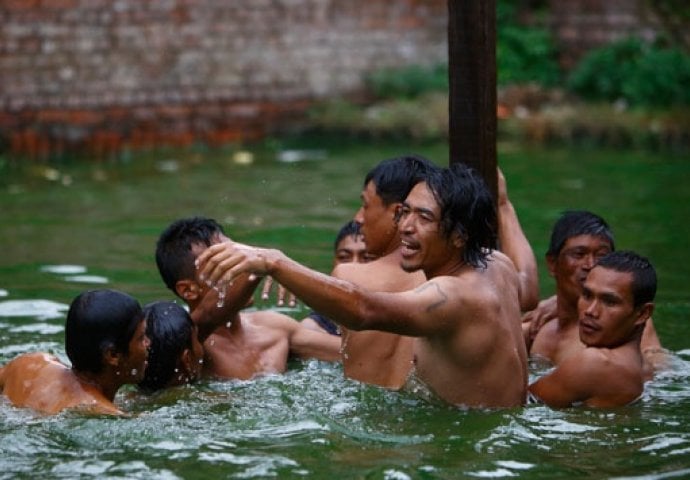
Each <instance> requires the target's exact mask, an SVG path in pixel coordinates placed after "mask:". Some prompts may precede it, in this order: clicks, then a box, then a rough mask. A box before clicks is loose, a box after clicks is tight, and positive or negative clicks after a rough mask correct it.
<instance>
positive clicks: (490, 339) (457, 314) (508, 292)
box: [415, 252, 527, 407]
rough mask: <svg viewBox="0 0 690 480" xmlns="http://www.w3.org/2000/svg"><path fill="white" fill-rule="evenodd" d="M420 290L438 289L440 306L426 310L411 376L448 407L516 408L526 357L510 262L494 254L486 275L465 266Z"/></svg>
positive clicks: (521, 394) (524, 381) (523, 387)
mask: <svg viewBox="0 0 690 480" xmlns="http://www.w3.org/2000/svg"><path fill="white" fill-rule="evenodd" d="M432 283H433V284H435V285H434V286H433V287H432V286H431V285H432ZM424 288H438V291H439V295H440V297H441V298H444V299H446V300H445V302H444V303H443V304H441V302H440V301H439V304H438V306H434V305H433V304H432V306H430V307H429V308H428V311H429V315H428V317H429V318H428V320H429V323H433V326H431V325H430V326H429V327H428V328H430V329H431V331H430V332H429V334H428V335H426V336H420V337H419V338H417V339H416V340H415V358H416V375H417V376H418V377H419V378H420V379H421V380H422V381H423V382H425V383H426V384H427V385H428V386H429V387H430V388H431V389H432V390H433V391H435V392H436V393H437V394H438V395H439V396H441V397H442V398H444V399H445V400H446V401H448V402H450V403H454V404H462V405H468V406H479V407H482V406H484V407H506V406H517V405H520V404H522V403H523V402H524V400H525V396H526V388H527V361H526V358H527V354H526V350H525V346H524V341H523V339H522V331H521V328H520V308H519V298H518V280H517V273H516V271H515V269H514V267H513V265H512V263H511V262H510V260H509V259H508V258H507V257H505V255H503V254H501V253H500V252H494V253H493V254H492V255H491V256H490V259H489V262H488V266H487V268H486V269H481V268H479V269H478V268H474V267H471V266H465V267H463V270H462V271H461V272H459V273H458V275H457V276H444V277H436V278H434V279H433V280H432V282H429V283H427V284H425V285H424V286H422V287H420V288H418V289H417V290H418V291H420V290H422V289H424Z"/></svg>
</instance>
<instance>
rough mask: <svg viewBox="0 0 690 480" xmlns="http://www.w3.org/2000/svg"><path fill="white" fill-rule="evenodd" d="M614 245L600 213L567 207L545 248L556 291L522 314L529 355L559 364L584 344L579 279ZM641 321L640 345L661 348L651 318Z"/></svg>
mask: <svg viewBox="0 0 690 480" xmlns="http://www.w3.org/2000/svg"><path fill="white" fill-rule="evenodd" d="M614 247H615V245H614V239H613V233H612V231H611V229H610V228H609V225H608V224H607V223H606V221H604V219H603V218H601V217H600V216H599V215H596V214H594V213H592V212H588V211H585V210H574V211H566V212H564V213H563V214H562V215H561V217H560V218H559V219H558V220H557V221H556V223H555V224H554V228H553V231H552V234H551V241H550V243H549V249H548V251H547V252H546V264H547V267H548V270H549V274H550V275H551V276H552V277H553V278H554V280H555V281H556V295H555V296H554V297H552V298H551V299H547V300H545V301H543V302H542V303H541V304H540V306H539V308H537V309H536V310H535V311H533V312H530V313H529V314H527V315H526V316H525V317H524V318H523V329H524V330H525V333H526V336H525V340H526V342H527V345H528V349H529V352H530V355H531V356H533V357H535V358H537V357H540V358H544V359H547V360H549V361H551V362H552V363H554V364H555V365H558V364H559V363H560V362H561V361H563V360H564V359H565V358H567V357H568V356H570V355H572V354H573V353H575V352H577V351H579V350H581V349H582V348H584V345H583V344H582V342H580V338H579V333H578V311H577V305H578V300H579V297H580V293H581V291H582V285H583V283H584V281H585V279H586V278H587V274H588V273H589V271H590V270H591V269H592V268H593V267H594V265H595V264H596V262H597V260H598V259H600V258H601V257H603V256H604V255H606V254H608V253H610V252H612V251H613V250H614ZM547 320H553V321H547ZM545 321H546V323H544V322H545ZM542 325H543V326H542ZM645 325H646V326H645V333H644V335H643V340H642V345H643V347H642V348H643V349H648V350H649V351H652V350H658V349H660V347H661V345H660V343H659V339H658V337H657V335H656V331H655V329H654V325H653V323H652V321H651V319H650V321H649V322H646V323H645ZM535 332H536V333H535ZM532 338H533V340H532ZM649 368H650V369H652V368H653V367H652V366H650V367H649ZM650 374H651V373H650Z"/></svg>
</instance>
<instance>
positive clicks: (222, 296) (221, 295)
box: [213, 287, 225, 308]
mask: <svg viewBox="0 0 690 480" xmlns="http://www.w3.org/2000/svg"><path fill="white" fill-rule="evenodd" d="M213 288H214V290H215V291H216V292H218V301H217V302H216V307H218V308H223V305H225V289H224V288H220V287H213Z"/></svg>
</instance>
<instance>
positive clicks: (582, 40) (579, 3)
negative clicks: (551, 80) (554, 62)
mask: <svg viewBox="0 0 690 480" xmlns="http://www.w3.org/2000/svg"><path fill="white" fill-rule="evenodd" d="M549 10H550V16H549V17H550V24H551V29H552V32H553V35H554V37H555V38H556V41H557V43H558V47H559V49H560V55H561V56H560V61H561V66H562V67H563V68H565V69H571V68H572V67H574V66H575V64H576V63H577V61H578V60H579V59H580V58H581V57H582V55H584V54H585V53H586V52H587V51H588V50H590V49H591V48H594V47H598V46H601V45H604V44H606V43H609V42H611V41H614V40H619V39H621V38H625V37H630V36H637V37H641V38H644V39H647V40H652V39H653V38H654V37H655V36H656V35H657V34H658V28H657V27H658V23H657V22H656V19H655V18H654V17H653V16H652V15H651V14H650V12H649V11H648V10H647V9H645V7H644V2H643V1H642V0H550V1H549Z"/></svg>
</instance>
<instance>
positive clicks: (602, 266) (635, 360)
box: [529, 251, 656, 408]
mask: <svg viewBox="0 0 690 480" xmlns="http://www.w3.org/2000/svg"><path fill="white" fill-rule="evenodd" d="M655 294H656V272H655V270H654V267H653V266H652V265H651V264H650V263H649V261H648V260H647V259H646V258H644V257H642V256H640V255H638V254H636V253H634V252H629V251H619V252H611V253H609V254H607V255H605V256H603V257H601V258H599V259H598V260H597V262H596V263H595V265H594V266H593V267H592V268H591V270H590V271H589V272H588V274H587V278H586V279H585V281H584V284H583V286H582V292H581V294H580V296H579V300H578V317H579V323H578V333H579V337H580V341H581V342H582V344H583V345H584V348H582V349H580V350H578V351H577V352H575V353H573V354H571V355H570V356H568V357H567V358H565V359H564V360H562V361H561V362H560V363H559V364H558V366H557V367H556V369H555V370H553V371H552V372H551V373H549V374H548V375H545V376H544V377H542V378H540V379H539V380H537V381H536V382H534V383H533V384H532V385H530V387H529V390H530V394H531V395H532V396H533V397H535V398H536V399H537V400H540V401H542V402H544V403H546V404H547V405H549V406H551V407H556V408H563V407H570V406H576V405H584V406H588V407H599V408H610V407H617V406H622V405H627V404H629V403H631V402H633V401H635V400H636V399H638V398H639V397H640V395H641V394H642V391H643V386H644V379H645V373H644V366H643V363H644V361H643V358H642V353H641V351H640V340H641V338H642V331H643V330H644V326H645V322H647V321H648V320H649V319H650V318H651V315H652V312H653V311H654V303H653V302H654V296H655Z"/></svg>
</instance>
